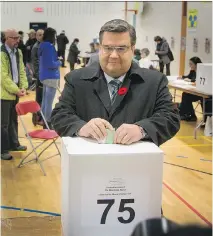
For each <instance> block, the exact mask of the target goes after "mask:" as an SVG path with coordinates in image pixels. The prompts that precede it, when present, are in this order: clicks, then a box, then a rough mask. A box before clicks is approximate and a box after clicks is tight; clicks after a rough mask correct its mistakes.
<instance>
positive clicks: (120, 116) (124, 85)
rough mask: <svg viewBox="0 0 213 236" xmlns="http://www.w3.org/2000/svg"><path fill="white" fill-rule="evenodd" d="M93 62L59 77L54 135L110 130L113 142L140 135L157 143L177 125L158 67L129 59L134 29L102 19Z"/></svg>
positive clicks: (102, 133)
mask: <svg viewBox="0 0 213 236" xmlns="http://www.w3.org/2000/svg"><path fill="white" fill-rule="evenodd" d="M99 37H100V52H99V63H98V62H97V63H93V65H91V66H88V67H85V68H82V69H79V70H74V71H73V72H71V73H69V74H67V75H66V76H65V81H66V84H65V87H64V90H63V93H62V95H61V97H60V100H59V103H58V104H56V106H55V108H54V110H53V112H52V124H53V126H54V128H55V130H56V132H57V133H58V134H59V135H60V136H71V137H73V136H80V137H92V138H94V139H96V140H101V139H103V138H104V136H106V134H107V132H106V128H109V129H112V128H115V129H116V132H115V137H114V143H117V144H131V143H134V142H137V141H140V140H142V139H146V140H152V141H153V142H154V143H155V144H156V145H158V146H159V145H161V144H162V143H164V142H165V141H167V140H168V139H170V138H172V137H173V136H174V135H175V134H176V133H177V131H178V130H179V128H180V117H179V114H178V111H177V109H175V108H174V106H173V103H172V97H171V94H170V93H169V89H168V87H167V84H168V80H167V78H166V76H165V75H163V74H162V73H160V72H158V71H154V70H148V69H143V68H140V67H139V66H138V65H137V64H136V63H134V62H132V58H133V55H134V49H135V43H136V33H135V29H134V27H132V26H131V25H129V24H128V23H127V22H126V21H123V20H112V21H109V22H107V23H106V24H105V25H104V26H103V27H102V28H101V30H100V33H99Z"/></svg>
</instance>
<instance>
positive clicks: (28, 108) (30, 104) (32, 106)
mask: <svg viewBox="0 0 213 236" xmlns="http://www.w3.org/2000/svg"><path fill="white" fill-rule="evenodd" d="M16 111H17V114H18V116H19V118H20V121H21V124H22V126H23V128H24V131H25V136H26V137H27V138H28V140H29V142H30V145H31V147H32V149H33V150H32V151H31V152H30V153H29V154H27V156H25V157H24V158H23V160H22V161H21V162H20V164H19V165H18V167H22V166H23V165H24V164H27V163H29V162H31V161H34V160H35V161H36V162H38V163H39V165H40V167H41V169H42V172H43V173H44V175H46V173H45V171H44V168H43V165H42V162H43V161H45V160H47V159H50V158H52V157H54V156H57V155H60V156H61V153H60V151H59V149H58V146H57V144H56V139H57V138H58V137H59V136H58V134H57V133H56V132H55V131H54V130H50V128H49V126H48V124H47V121H46V120H45V117H44V115H43V113H42V111H41V108H40V106H39V104H38V103H37V102H36V101H26V102H20V103H18V104H17V105H16ZM37 112H40V114H41V116H42V118H43V120H44V123H45V125H46V127H47V129H41V130H34V131H31V132H28V131H27V128H26V126H25V124H24V121H23V119H22V116H24V115H26V114H28V113H37ZM32 139H42V140H44V141H43V142H42V143H40V144H39V145H37V146H36V147H35V146H34V145H33V142H32ZM50 140H52V142H51V143H50V144H49V145H48V146H47V147H46V148H44V149H43V150H42V151H41V152H40V153H39V154H38V153H37V151H36V149H37V148H39V147H40V146H42V145H43V144H44V143H46V142H47V141H50ZM52 144H54V145H55V146H56V148H57V150H58V153H57V154H55V155H52V156H50V157H47V158H46V159H44V160H40V159H39V157H40V156H41V155H42V153H43V152H44V151H46V150H47V148H49V147H50V146H51V145H52ZM33 152H34V154H35V158H34V159H32V160H29V161H26V162H24V161H25V160H26V158H27V157H28V156H29V155H30V154H31V153H33Z"/></svg>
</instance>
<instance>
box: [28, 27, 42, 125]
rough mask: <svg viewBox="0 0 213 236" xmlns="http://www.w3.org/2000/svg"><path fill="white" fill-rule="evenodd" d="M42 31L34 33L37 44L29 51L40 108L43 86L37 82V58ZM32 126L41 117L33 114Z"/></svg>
mask: <svg viewBox="0 0 213 236" xmlns="http://www.w3.org/2000/svg"><path fill="white" fill-rule="evenodd" d="M43 35H44V30H42V29H39V30H38V31H37V32H36V39H37V42H36V43H35V44H34V46H33V48H32V51H31V61H32V67H33V77H34V78H35V79H36V102H37V103H38V104H39V105H40V106H41V103H42V93H43V84H42V83H41V81H40V80H39V57H38V49H39V46H40V43H41V42H42V41H43ZM32 121H33V124H34V125H36V124H37V123H38V122H40V121H41V116H38V115H37V114H33V119H32Z"/></svg>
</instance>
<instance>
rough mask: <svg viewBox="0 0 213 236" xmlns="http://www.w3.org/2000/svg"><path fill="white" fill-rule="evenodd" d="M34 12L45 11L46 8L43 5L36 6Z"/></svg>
mask: <svg viewBox="0 0 213 236" xmlns="http://www.w3.org/2000/svg"><path fill="white" fill-rule="evenodd" d="M33 10H34V12H44V8H43V7H35V8H34V9H33Z"/></svg>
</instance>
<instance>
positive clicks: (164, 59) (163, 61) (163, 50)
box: [154, 36, 170, 75]
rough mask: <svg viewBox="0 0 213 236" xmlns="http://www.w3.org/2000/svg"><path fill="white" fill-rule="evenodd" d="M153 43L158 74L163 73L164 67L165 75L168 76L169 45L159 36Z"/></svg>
mask: <svg viewBox="0 0 213 236" xmlns="http://www.w3.org/2000/svg"><path fill="white" fill-rule="evenodd" d="M154 41H155V42H156V43H157V45H156V51H155V54H156V55H158V58H159V67H160V72H161V73H163V70H164V66H165V65H166V75H170V59H169V56H168V53H169V44H168V42H167V41H166V39H165V38H161V37H160V36H155V38H154Z"/></svg>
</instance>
